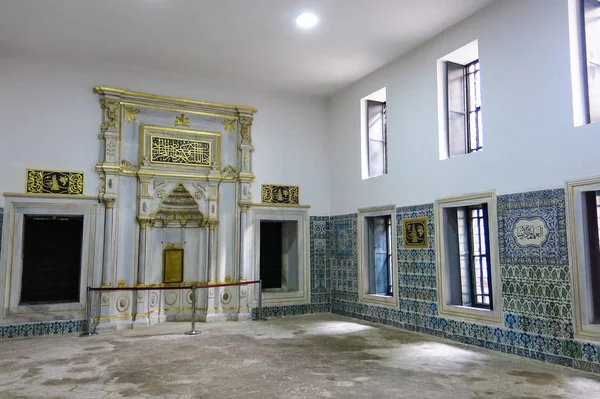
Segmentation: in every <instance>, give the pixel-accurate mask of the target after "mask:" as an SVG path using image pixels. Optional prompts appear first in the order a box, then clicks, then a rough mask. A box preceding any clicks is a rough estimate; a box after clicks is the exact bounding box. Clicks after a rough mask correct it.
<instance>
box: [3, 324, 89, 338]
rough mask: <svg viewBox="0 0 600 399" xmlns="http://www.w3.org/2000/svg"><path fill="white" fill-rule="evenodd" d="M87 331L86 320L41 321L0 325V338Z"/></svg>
mask: <svg viewBox="0 0 600 399" xmlns="http://www.w3.org/2000/svg"><path fill="white" fill-rule="evenodd" d="M84 331H87V320H61V321H41V322H37V323H23V324H4V325H0V339H13V338H25V337H34V336H39V335H62V334H70V333H79V332H84Z"/></svg>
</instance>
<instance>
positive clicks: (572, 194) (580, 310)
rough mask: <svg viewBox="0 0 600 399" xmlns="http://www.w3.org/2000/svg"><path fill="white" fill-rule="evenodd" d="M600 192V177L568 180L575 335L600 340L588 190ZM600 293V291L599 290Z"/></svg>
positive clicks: (566, 194)
mask: <svg viewBox="0 0 600 399" xmlns="http://www.w3.org/2000/svg"><path fill="white" fill-rule="evenodd" d="M590 191H600V176H597V177H592V178H588V179H582V180H570V181H567V182H566V189H565V196H566V198H565V200H566V211H567V239H568V251H569V259H570V260H571V267H570V270H571V281H572V282H573V316H574V319H575V323H574V334H575V338H580V339H586V340H593V341H600V320H594V307H593V306H594V305H593V301H594V294H593V293H592V292H591V291H592V290H593V288H592V282H591V278H590V276H591V270H590V262H589V257H588V244H587V240H588V234H589V233H588V232H587V228H588V221H587V217H586V211H587V210H586V208H587V206H586V205H585V202H586V199H585V196H586V193H588V192H590ZM598 295H600V293H598Z"/></svg>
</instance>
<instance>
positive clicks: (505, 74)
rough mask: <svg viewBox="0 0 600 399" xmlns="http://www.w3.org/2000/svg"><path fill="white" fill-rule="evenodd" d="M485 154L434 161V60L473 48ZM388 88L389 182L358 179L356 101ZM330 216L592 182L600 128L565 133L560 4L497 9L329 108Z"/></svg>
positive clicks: (564, 35) (568, 106) (564, 27)
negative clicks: (474, 43)
mask: <svg viewBox="0 0 600 399" xmlns="http://www.w3.org/2000/svg"><path fill="white" fill-rule="evenodd" d="M475 39H478V40H479V55H480V61H481V80H482V81H481V85H482V100H483V105H482V110H483V124H484V150H483V152H481V153H475V154H469V155H466V156H462V157H458V158H452V159H448V160H443V161H440V160H439V151H438V150H439V147H438V110H437V77H436V61H437V60H438V59H439V58H441V57H443V56H445V55H446V54H449V53H450V52H452V51H454V50H456V49H457V48H459V47H461V46H463V45H465V44H467V43H469V42H471V41H473V40H475ZM384 86H385V87H387V103H388V143H389V144H388V145H389V148H388V153H389V173H388V175H386V176H383V177H377V178H374V179H370V180H362V179H361V169H360V112H359V110H360V99H361V98H362V97H364V96H366V95H368V94H370V93H372V92H374V91H375V90H378V89H380V88H381V87H384ZM328 109H329V117H330V119H329V140H330V141H329V146H330V148H331V151H329V168H330V174H331V176H332V179H331V186H330V187H331V188H330V193H331V197H330V198H331V207H330V211H331V214H332V215H336V214H343V213H349V212H356V210H357V208H359V207H366V206H375V205H382V204H396V205H398V206H404V205H416V204H422V203H431V202H433V200H434V199H435V198H439V197H444V196H450V195H455V194H461V193H470V192H476V191H483V190H488V189H496V190H497V192H498V194H504V193H512V192H522V191H530V190H536V189H546V188H558V187H563V186H564V181H565V180H566V179H572V178H577V177H584V176H590V175H600V162H599V161H598V160H599V159H600V158H599V155H598V154H599V150H598V149H599V148H600V123H598V124H595V125H587V126H583V127H578V128H574V127H573V109H572V94H571V69H570V60H569V29H568V11H567V0H501V1H500V0H499V1H496V2H494V3H492V4H491V5H490V6H488V7H487V8H485V9H483V10H482V11H480V12H479V13H477V14H475V15H473V16H472V17H470V18H468V19H467V20H465V21H463V22H462V23H460V24H459V25H457V26H455V27H453V28H451V29H449V30H448V31H446V32H444V33H442V34H441V35H439V36H438V37H436V38H434V39H433V40H431V41H430V42H428V43H426V44H425V45H423V46H420V47H419V48H417V49H416V50H414V51H412V52H411V53H409V54H407V55H406V56H403V57H401V58H400V59H398V60H396V61H395V62H393V63H391V64H389V65H387V66H386V67H384V68H382V69H380V70H379V71H377V72H375V73H373V74H372V75H370V76H368V77H366V78H364V79H363V80H361V81H359V82H357V83H356V84H354V85H353V86H351V87H350V88H348V89H346V90H344V91H343V92H340V93H338V94H337V95H335V96H334V97H333V98H331V99H330V101H329V104H328Z"/></svg>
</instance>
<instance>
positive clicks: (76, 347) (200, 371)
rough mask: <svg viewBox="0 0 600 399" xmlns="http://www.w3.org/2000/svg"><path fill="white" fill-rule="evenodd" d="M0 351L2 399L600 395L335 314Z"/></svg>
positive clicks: (580, 379) (516, 363)
mask: <svg viewBox="0 0 600 399" xmlns="http://www.w3.org/2000/svg"><path fill="white" fill-rule="evenodd" d="M197 327H198V329H200V330H202V334H201V335H199V336H195V337H194V336H186V335H183V334H182V332H184V331H186V330H187V329H189V323H165V324H161V325H158V326H153V327H151V328H149V329H142V330H124V331H118V332H114V333H106V332H105V333H102V334H101V335H98V336H95V337H88V338H79V337H77V336H75V335H70V336H63V337H43V338H31V339H21V340H12V341H4V342H0V397H1V398H42V397H43V398H121V397H124V398H135V397H166V398H219V399H223V398H237V397H244V398H347V397H363V398H372V397H384V398H586V399H587V398H600V376H596V375H594V374H589V373H585V372H581V371H577V370H571V369H568V368H564V367H560V366H554V365H551V364H546V363H542V362H536V361H533V360H529V359H523V358H520V357H516V356H510V355H504V354H501V353H496V352H492V351H487V350H483V349H481V350H480V349H477V348H472V347H467V346H463V345H460V344H455V343H451V342H446V341H443V340H438V339H435V338H432V337H429V336H426V335H421V334H415V333H411V332H406V331H403V330H398V329H395V328H390V327H385V326H380V325H374V324H369V323H364V322H359V321H357V320H354V319H350V318H346V317H342V316H337V315H333V314H326V313H325V314H317V315H306V316H299V317H289V318H276V319H271V320H268V321H266V322H262V323H259V322H251V321H248V322H223V323H209V324H203V323H199V324H197Z"/></svg>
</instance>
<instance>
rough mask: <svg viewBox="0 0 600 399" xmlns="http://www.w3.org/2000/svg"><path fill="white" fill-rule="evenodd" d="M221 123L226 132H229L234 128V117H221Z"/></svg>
mask: <svg viewBox="0 0 600 399" xmlns="http://www.w3.org/2000/svg"><path fill="white" fill-rule="evenodd" d="M221 123H222V124H223V129H224V130H225V131H226V132H227V133H231V132H233V129H235V119H223V120H222V121H221Z"/></svg>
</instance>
